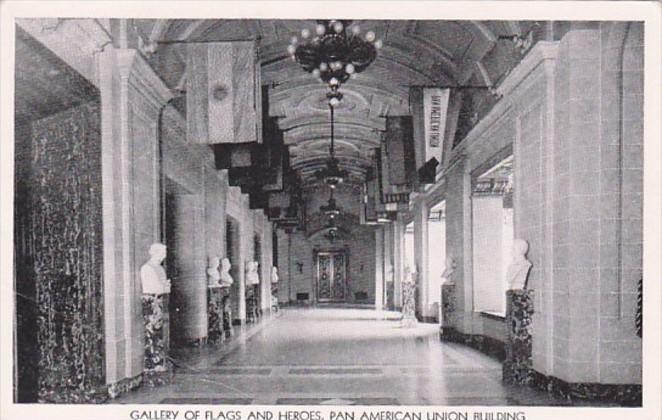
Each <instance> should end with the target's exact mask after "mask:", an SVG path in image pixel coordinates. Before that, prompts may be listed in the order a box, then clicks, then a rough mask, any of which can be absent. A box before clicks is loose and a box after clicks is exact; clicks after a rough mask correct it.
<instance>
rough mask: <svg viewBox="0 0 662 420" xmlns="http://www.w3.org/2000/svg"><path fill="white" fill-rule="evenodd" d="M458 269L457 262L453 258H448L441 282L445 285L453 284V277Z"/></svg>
mask: <svg viewBox="0 0 662 420" xmlns="http://www.w3.org/2000/svg"><path fill="white" fill-rule="evenodd" d="M456 268H457V264H456V263H455V260H454V259H453V258H451V257H446V267H445V268H444V271H443V272H442V273H441V281H442V283H443V284H446V283H452V282H453V279H452V276H453V273H454V272H455V269H456Z"/></svg>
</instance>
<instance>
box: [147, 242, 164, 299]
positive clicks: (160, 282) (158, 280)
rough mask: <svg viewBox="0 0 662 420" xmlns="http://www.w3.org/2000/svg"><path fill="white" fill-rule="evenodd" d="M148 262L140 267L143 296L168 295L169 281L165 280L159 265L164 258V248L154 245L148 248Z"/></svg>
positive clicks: (157, 244) (160, 245)
mask: <svg viewBox="0 0 662 420" xmlns="http://www.w3.org/2000/svg"><path fill="white" fill-rule="evenodd" d="M149 256H150V258H149V260H148V261H147V262H146V263H145V264H143V266H142V267H140V281H141V284H142V292H143V294H154V295H160V294H163V293H170V280H168V279H167V278H166V273H165V270H164V269H163V266H162V265H161V263H162V262H163V260H164V259H165V257H166V246H165V245H163V244H160V243H154V244H152V245H151V246H150V247H149Z"/></svg>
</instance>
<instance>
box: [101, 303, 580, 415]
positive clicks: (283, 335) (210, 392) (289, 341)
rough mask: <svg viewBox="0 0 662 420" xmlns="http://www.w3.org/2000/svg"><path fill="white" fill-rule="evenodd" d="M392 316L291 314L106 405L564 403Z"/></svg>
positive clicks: (195, 353) (209, 349)
mask: <svg viewBox="0 0 662 420" xmlns="http://www.w3.org/2000/svg"><path fill="white" fill-rule="evenodd" d="M398 315H399V314H397V313H389V312H381V313H377V312H375V311H373V310H367V309H356V308H320V307H318V308H292V309H285V310H281V311H280V312H279V313H278V314H277V315H275V316H271V317H270V318H268V319H264V320H263V321H262V322H260V323H259V324H258V325H252V326H249V327H246V328H243V329H240V330H239V331H238V334H237V335H236V337H235V339H234V340H233V341H232V342H230V343H229V344H226V345H224V346H218V347H214V346H205V347H203V348H199V349H186V350H180V351H175V352H173V361H174V362H175V364H176V369H175V375H174V378H173V381H172V383H171V384H169V385H166V386H161V387H157V388H148V387H141V388H139V389H137V390H134V391H132V392H130V393H129V394H127V395H125V396H122V397H121V398H118V399H116V400H113V403H122V404H135V403H150V404H156V403H167V404H196V403H199V404H269V405H274V404H291V405H297V404H302V405H315V404H333V405H351V404H356V405H483V406H490V405H565V404H567V403H566V402H564V401H559V400H555V399H552V398H551V397H549V396H548V395H547V394H545V393H542V392H538V391H534V390H532V389H530V388H527V387H507V386H504V385H503V384H502V383H501V364H500V363H499V362H498V361H497V360H494V359H491V358H490V357H487V356H485V355H483V354H481V353H479V352H477V351H475V350H473V349H470V348H467V347H465V346H463V345H460V344H455V343H441V342H440V341H439V337H438V326H437V325H434V324H419V325H418V326H417V327H415V328H408V329H405V328H400V323H399V321H398V320H397V318H398Z"/></svg>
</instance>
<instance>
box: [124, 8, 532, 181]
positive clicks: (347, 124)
mask: <svg viewBox="0 0 662 420" xmlns="http://www.w3.org/2000/svg"><path fill="white" fill-rule="evenodd" d="M133 23H134V25H135V29H136V30H137V32H138V33H139V34H140V36H141V37H142V38H143V39H144V40H145V41H146V42H147V43H152V44H153V45H155V46H156V50H155V53H154V54H152V56H151V57H150V62H151V63H152V65H153V66H154V68H155V69H156V71H157V72H158V73H159V74H160V75H161V76H162V77H163V79H164V80H165V81H166V83H167V84H168V85H169V86H170V87H172V88H182V87H183V86H185V80H186V72H187V69H186V65H185V63H186V56H185V55H186V46H185V43H186V42H194V41H203V42H204V41H231V40H249V39H255V40H258V41H259V44H260V51H261V54H260V57H261V63H262V83H263V84H264V85H268V86H269V112H270V114H271V115H272V116H277V117H279V126H280V128H281V129H282V130H284V131H285V133H284V138H285V143H286V144H288V145H290V156H291V164H292V166H293V167H295V168H296V169H298V170H299V171H300V173H301V175H303V177H304V178H306V177H308V176H309V175H312V174H313V173H314V172H315V171H316V170H317V169H320V168H321V167H322V166H323V165H324V158H325V157H326V156H327V154H328V142H329V133H330V123H329V111H328V106H327V98H326V92H327V86H326V85H325V84H324V83H323V82H321V81H319V79H317V78H316V77H314V76H313V75H311V74H308V73H306V72H305V71H303V70H302V69H301V68H300V67H299V65H298V64H297V63H296V62H294V61H293V60H292V59H291V58H290V56H289V54H288V53H287V46H288V45H289V43H290V39H291V38H292V37H293V36H297V35H299V34H300V31H301V30H302V29H304V28H308V29H310V30H313V29H314V25H315V21H314V20H298V21H297V20H245V19H244V20H218V19H209V20H196V19H176V20H153V19H150V20H134V21H133ZM354 23H355V24H357V23H358V24H359V25H360V26H361V29H362V31H363V32H365V31H368V30H372V31H374V32H375V34H376V35H377V38H378V39H381V40H382V41H383V48H381V49H380V50H379V53H378V56H377V59H376V60H375V62H374V63H372V65H371V66H370V67H368V69H367V70H366V71H364V72H362V73H361V74H358V75H357V77H356V78H355V79H352V80H349V81H348V82H346V83H345V84H343V85H342V87H341V92H342V93H343V94H344V98H343V100H342V102H341V104H340V106H339V107H338V108H337V111H336V127H335V128H336V139H337V148H336V151H337V155H338V158H339V159H340V162H341V166H342V167H343V168H344V169H347V170H349V171H350V172H351V174H352V175H353V176H354V177H356V178H357V179H360V178H361V177H363V176H364V174H365V172H366V169H367V167H368V166H369V165H370V162H371V160H370V158H371V153H372V150H373V149H374V148H375V147H377V146H378V145H379V144H380V139H381V132H382V131H383V130H384V127H385V122H384V117H385V116H402V115H409V114H410V107H409V88H410V87H411V86H448V87H452V86H462V85H464V84H466V83H468V82H470V81H471V82H472V83H473V82H475V81H476V80H477V81H478V82H479V83H481V84H484V85H486V86H489V85H492V84H493V83H494V82H495V81H498V80H499V78H501V77H502V76H503V74H504V73H505V72H507V71H508V69H509V68H511V67H512V66H511V65H510V63H509V62H510V61H512V57H513V56H515V57H516V56H517V55H518V54H519V53H518V52H517V51H515V48H514V46H513V45H512V43H506V44H505V45H503V44H504V43H503V42H499V37H500V36H502V37H504V36H511V35H514V34H519V35H524V34H526V33H527V32H528V31H529V30H530V28H532V27H533V25H536V24H535V23H532V22H513V21H480V22H479V21H468V20H467V21H427V20H419V21H404V20H402V21H398V20H389V21H385V20H365V21H355V22H354ZM497 46H498V47H499V48H497ZM501 56H503V59H500V58H499V57H501ZM504 63H506V65H504Z"/></svg>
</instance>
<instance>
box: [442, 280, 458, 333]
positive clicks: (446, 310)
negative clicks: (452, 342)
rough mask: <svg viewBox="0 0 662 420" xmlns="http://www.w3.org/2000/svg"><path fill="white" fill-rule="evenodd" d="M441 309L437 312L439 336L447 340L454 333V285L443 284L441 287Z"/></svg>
mask: <svg viewBox="0 0 662 420" xmlns="http://www.w3.org/2000/svg"><path fill="white" fill-rule="evenodd" d="M440 302H441V308H440V310H439V312H440V314H439V323H440V326H439V336H440V338H441V339H442V340H447V339H448V338H449V337H450V335H451V334H452V333H453V332H454V314H455V308H456V303H455V283H450V282H448V283H444V284H442V285H441V299H440Z"/></svg>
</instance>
